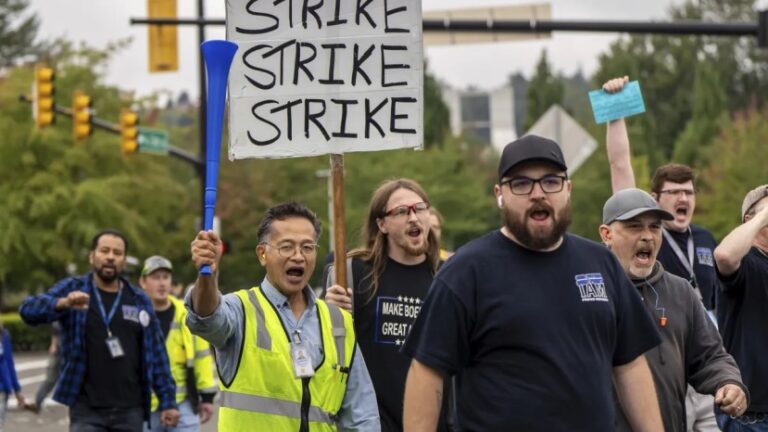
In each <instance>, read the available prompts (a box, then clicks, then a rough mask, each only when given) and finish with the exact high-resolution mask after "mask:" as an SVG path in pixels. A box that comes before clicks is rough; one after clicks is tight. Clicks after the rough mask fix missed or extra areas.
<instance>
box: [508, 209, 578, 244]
mask: <svg viewBox="0 0 768 432" xmlns="http://www.w3.org/2000/svg"><path fill="white" fill-rule="evenodd" d="M539 210H546V211H548V212H549V215H550V217H551V218H552V226H551V227H546V228H540V229H533V228H531V227H529V226H528V222H529V221H530V215H531V213H533V212H535V211H539ZM501 214H502V217H503V218H504V225H505V226H506V227H507V229H508V230H509V232H510V233H512V235H513V236H514V237H515V238H516V239H517V241H519V242H520V244H522V245H523V246H525V247H526V248H528V249H532V250H544V249H549V248H550V247H552V246H554V245H555V244H557V242H558V241H560V239H561V238H562V237H563V235H564V234H565V232H566V231H567V230H568V227H569V226H570V225H571V201H570V200H568V202H567V203H566V205H565V206H564V207H563V208H562V209H560V211H559V212H555V211H554V209H553V208H552V207H551V206H549V205H547V204H544V203H542V202H539V203H536V204H534V205H533V206H532V207H531V208H529V209H528V210H527V211H526V212H525V213H523V214H522V215H521V214H520V213H518V212H516V211H514V210H512V209H510V208H507V207H505V208H503V209H502V211H501ZM521 219H522V220H521Z"/></svg>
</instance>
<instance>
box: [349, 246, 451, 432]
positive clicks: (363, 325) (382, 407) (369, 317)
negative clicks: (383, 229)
mask: <svg viewBox="0 0 768 432" xmlns="http://www.w3.org/2000/svg"><path fill="white" fill-rule="evenodd" d="M370 270H371V267H370V266H369V265H368V264H366V263H364V262H362V261H360V260H358V259H355V260H353V261H352V272H353V275H354V277H353V280H354V285H355V297H354V310H355V315H354V318H355V319H354V322H355V333H356V335H357V343H358V345H359V346H360V350H361V352H362V353H363V357H364V358H365V363H366V365H367V366H368V372H369V374H370V376H371V381H372V382H373V388H374V389H375V390H376V399H377V401H378V405H379V416H380V418H381V430H382V431H384V432H387V431H401V430H402V429H403V426H402V425H403V394H404V391H405V379H406V376H407V374H408V368H409V367H410V364H411V359H410V358H408V357H406V356H405V355H403V354H402V353H400V347H401V346H402V345H403V343H404V342H405V337H406V336H407V335H408V331H409V330H410V327H411V325H412V324H413V321H414V320H415V319H416V316H417V315H418V313H419V311H420V310H421V304H422V303H423V302H424V298H425V297H426V295H427V292H428V291H429V287H430V285H431V284H432V278H433V275H432V270H431V269H430V266H429V263H428V262H427V261H425V262H423V263H421V264H417V265H404V264H401V263H399V262H397V261H394V260H392V259H390V258H387V263H386V267H385V270H384V273H383V274H382V275H381V277H380V278H379V285H378V288H377V290H376V293H375V294H374V295H373V297H372V296H371V294H372V290H371V280H370V278H369V277H367V276H368V274H369V273H370ZM442 423H443V421H442V419H441V425H440V428H439V429H438V430H444V429H443V428H444V425H443V424H442Z"/></svg>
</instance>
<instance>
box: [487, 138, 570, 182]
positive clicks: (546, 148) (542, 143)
mask: <svg viewBox="0 0 768 432" xmlns="http://www.w3.org/2000/svg"><path fill="white" fill-rule="evenodd" d="M533 160H539V161H544V162H551V163H552V164H554V165H555V166H557V167H558V168H560V169H561V170H563V171H568V166H567V165H566V164H565V158H564V157H563V151H562V150H560V146H559V145H558V144H557V143H556V142H554V141H552V140H551V139H547V138H544V137H540V136H538V135H526V136H524V137H522V138H520V139H518V140H515V141H512V142H511V143H509V144H507V145H506V147H504V151H502V152H501V160H500V161H499V180H501V179H502V177H504V174H506V173H507V172H508V171H509V170H511V169H512V168H514V167H515V166H516V165H519V164H521V163H523V162H528V161H533Z"/></svg>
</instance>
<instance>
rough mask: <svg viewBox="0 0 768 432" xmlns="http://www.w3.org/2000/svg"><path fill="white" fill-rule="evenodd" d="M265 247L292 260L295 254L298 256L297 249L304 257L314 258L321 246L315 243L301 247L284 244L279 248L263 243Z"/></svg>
mask: <svg viewBox="0 0 768 432" xmlns="http://www.w3.org/2000/svg"><path fill="white" fill-rule="evenodd" d="M262 244H263V245H267V246H269V247H272V248H275V249H277V253H279V254H280V256H281V257H283V258H290V257H292V256H293V255H294V254H296V248H298V249H299V252H301V254H302V255H304V257H308V256H312V255H314V254H316V253H317V248H318V247H319V245H317V244H315V243H304V244H300V245H295V244H293V243H284V244H281V245H278V246H275V245H271V244H269V243H262Z"/></svg>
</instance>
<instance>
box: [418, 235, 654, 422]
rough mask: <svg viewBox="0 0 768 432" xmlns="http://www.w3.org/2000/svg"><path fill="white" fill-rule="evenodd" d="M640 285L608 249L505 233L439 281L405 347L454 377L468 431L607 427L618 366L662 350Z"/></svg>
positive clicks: (462, 258) (471, 251)
mask: <svg viewBox="0 0 768 432" xmlns="http://www.w3.org/2000/svg"><path fill="white" fill-rule="evenodd" d="M659 342H660V338H659V335H658V333H657V331H656V329H655V326H654V324H653V322H652V321H651V318H650V316H649V315H648V313H647V311H646V310H645V308H644V306H643V304H642V301H641V299H640V296H639V294H638V293H637V290H636V289H635V288H634V286H633V285H632V283H631V282H630V281H629V279H628V278H627V276H626V275H625V273H624V271H623V269H622V268H621V266H620V264H619V262H618V261H617V260H616V258H615V257H614V256H613V254H612V253H611V252H610V251H609V250H608V249H607V248H605V247H604V246H602V245H599V244H597V243H594V242H592V241H589V240H585V239H583V238H580V237H577V236H574V235H566V236H565V238H564V241H563V244H562V245H561V246H560V247H559V248H558V249H557V250H555V251H552V252H536V251H532V250H529V249H525V248H523V247H521V246H519V245H517V244H516V243H515V242H513V241H512V240H510V239H508V238H507V237H505V236H504V235H503V234H502V233H501V232H500V231H495V232H492V233H489V234H487V235H485V236H483V237H481V238H479V239H477V240H475V241H473V242H471V243H469V244H467V245H466V246H464V247H462V248H461V249H459V251H458V252H457V254H456V255H454V256H453V257H451V259H450V260H448V261H447V262H446V263H445V265H444V266H443V267H442V268H441V269H440V272H439V273H438V274H437V276H436V277H435V281H434V283H433V285H432V288H431V290H430V292H429V295H428V296H427V299H426V301H425V303H424V305H423V308H422V311H421V314H420V315H419V317H418V318H417V319H416V322H415V323H414V325H413V327H412V328H411V333H410V335H409V337H408V340H407V341H406V344H405V347H404V349H403V351H404V352H405V353H406V354H408V355H410V356H413V357H414V358H416V359H417V360H419V361H420V362H422V363H424V364H426V365H428V366H430V367H433V368H435V369H437V370H440V371H442V372H444V373H446V374H449V375H450V374H456V377H457V378H456V383H457V393H456V400H457V403H458V413H457V415H458V421H459V426H460V429H461V430H472V431H502V430H504V431H506V430H519V431H547V432H550V431H565V430H569V431H571V430H572V431H592V432H593V431H611V430H613V428H614V419H615V413H614V404H613V396H612V382H611V377H612V371H613V367H614V366H619V365H623V364H626V363H629V362H631V361H632V360H634V359H635V358H637V357H638V356H639V355H641V354H642V353H644V352H645V351H647V350H648V349H650V348H652V347H654V346H656V345H658V344H659Z"/></svg>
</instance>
